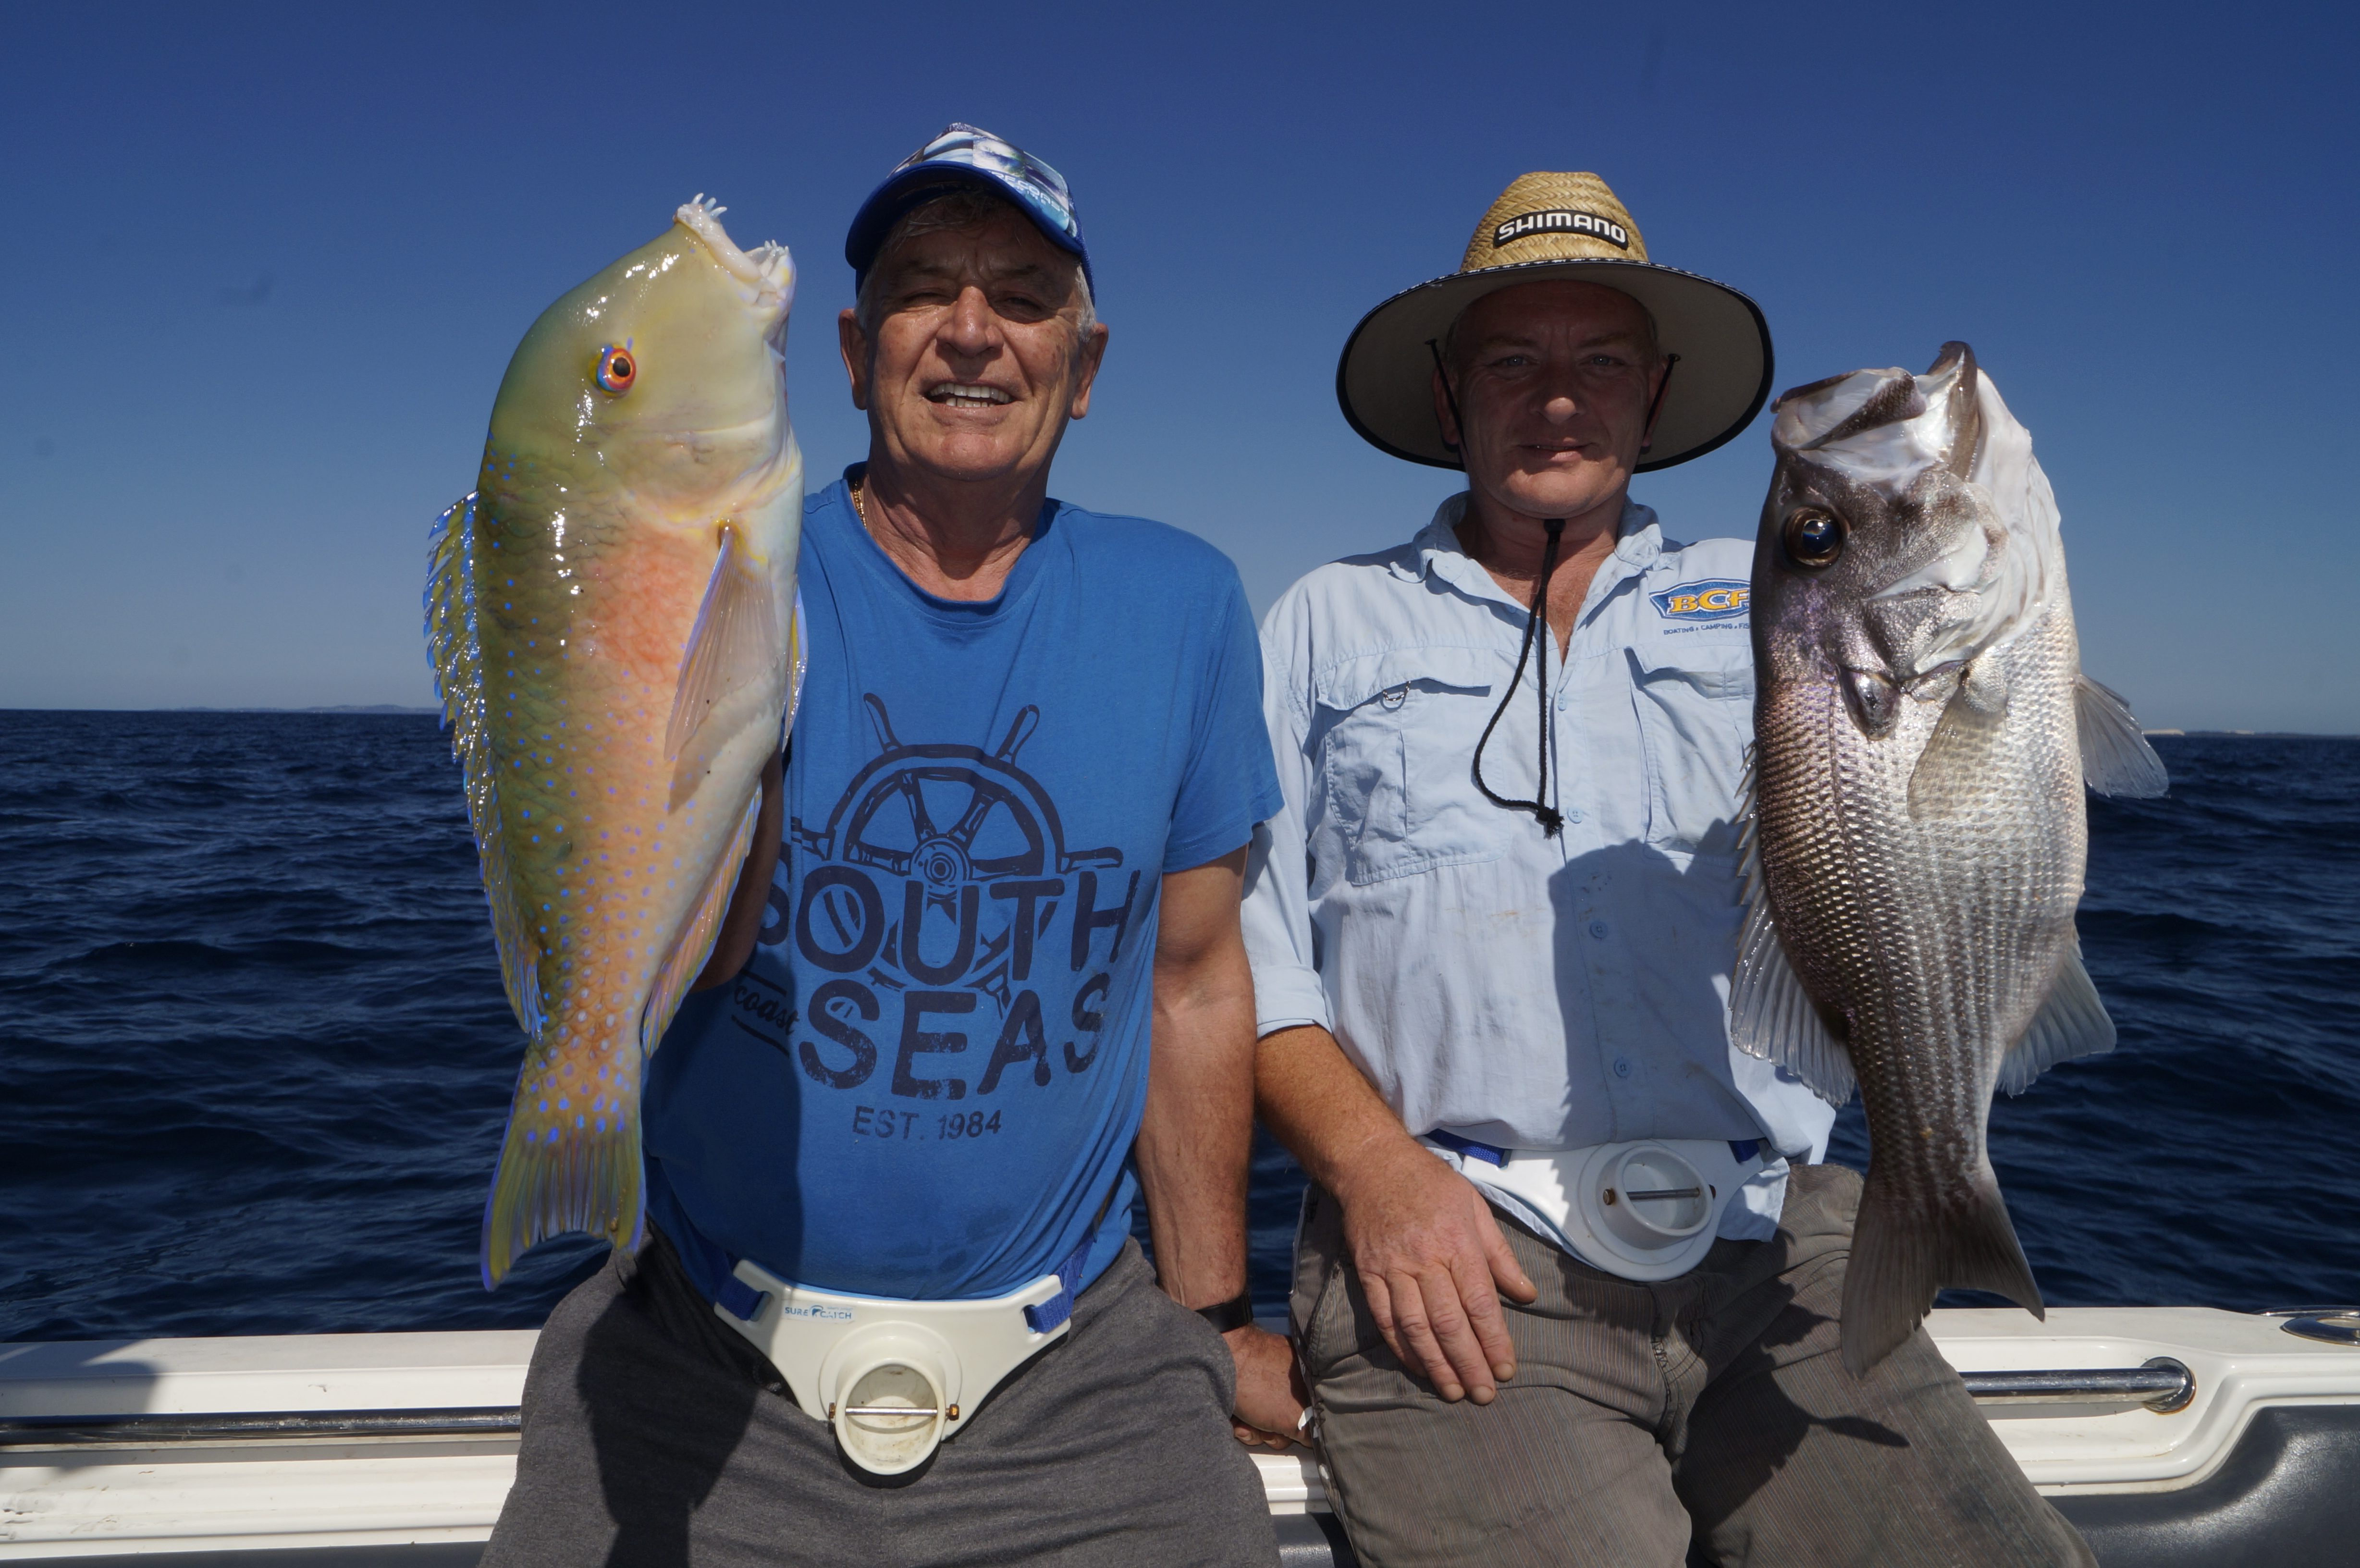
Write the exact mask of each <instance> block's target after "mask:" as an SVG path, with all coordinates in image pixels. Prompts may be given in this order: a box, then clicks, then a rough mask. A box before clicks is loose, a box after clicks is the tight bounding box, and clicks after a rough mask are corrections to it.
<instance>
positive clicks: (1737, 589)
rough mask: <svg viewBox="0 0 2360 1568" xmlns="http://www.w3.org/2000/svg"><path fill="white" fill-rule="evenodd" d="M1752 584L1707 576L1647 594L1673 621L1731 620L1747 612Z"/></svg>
mask: <svg viewBox="0 0 2360 1568" xmlns="http://www.w3.org/2000/svg"><path fill="white" fill-rule="evenodd" d="M1752 593H1753V589H1752V585H1751V584H1749V583H1732V582H1730V581H1728V580H1726V579H1708V580H1706V581H1704V582H1701V583H1681V584H1680V585H1679V586H1678V587H1677V588H1666V589H1665V590H1664V591H1663V592H1662V593H1650V594H1648V595H1647V597H1648V598H1649V599H1651V600H1653V601H1654V602H1655V609H1656V610H1657V612H1658V613H1660V614H1661V615H1663V616H1664V618H1665V619H1666V620H1673V621H1732V620H1735V619H1736V618H1737V617H1738V616H1740V615H1743V614H1745V610H1746V601H1747V600H1748V599H1749V598H1750V597H1751V596H1752Z"/></svg>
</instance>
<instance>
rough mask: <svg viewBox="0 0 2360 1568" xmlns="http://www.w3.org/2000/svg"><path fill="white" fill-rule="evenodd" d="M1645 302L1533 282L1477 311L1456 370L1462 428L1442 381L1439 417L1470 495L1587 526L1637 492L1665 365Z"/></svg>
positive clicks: (1461, 329)
mask: <svg viewBox="0 0 2360 1568" xmlns="http://www.w3.org/2000/svg"><path fill="white" fill-rule="evenodd" d="M1648 343H1649V333H1648V331H1647V318H1646V313H1645V312H1644V310H1641V309H1640V307H1639V303H1638V301H1636V300H1634V299H1632V298H1631V297H1630V296H1629V295H1627V294H1624V293H1622V292H1620V291H1619V290H1616V289H1608V288H1604V287H1602V286H1601V285H1599V284H1595V283H1568V282H1549V283H1523V284H1519V285H1517V286H1516V287H1515V288H1513V289H1501V290H1500V291H1499V292H1498V293H1496V294H1487V295H1485V296H1484V297H1483V298H1482V299H1478V300H1477V301H1476V302H1475V303H1474V304H1472V305H1470V306H1469V307H1468V308H1467V312H1466V314H1465V315H1463V316H1461V317H1460V318H1459V326H1458V329H1457V331H1456V332H1455V333H1454V334H1453V336H1452V340H1451V361H1452V363H1451V365H1450V372H1451V376H1452V379H1453V382H1454V383H1455V385H1456V387H1457V390H1458V396H1459V413H1460V415H1461V416H1462V417H1463V418H1464V419H1465V421H1466V425H1465V429H1464V430H1461V429H1459V428H1458V426H1457V423H1456V421H1454V420H1453V419H1452V418H1451V412H1450V404H1449V400H1448V397H1445V396H1444V388H1443V384H1442V379H1441V376H1439V375H1438V374H1437V376H1436V378H1435V390H1434V402H1435V415H1436V417H1437V419H1440V420H1441V421H1442V429H1443V433H1444V434H1445V435H1446V436H1449V437H1453V438H1456V439H1457V441H1458V442H1459V456H1460V458H1461V459H1462V460H1463V461H1464V462H1465V463H1466V466H1467V480H1468V484H1469V486H1470V488H1472V489H1474V490H1477V491H1480V492H1481V493H1483V494H1484V495H1488V496H1490V497H1491V499H1492V500H1493V501H1494V502H1496V503H1498V504H1499V505H1501V506H1505V507H1506V508H1507V509H1508V510H1510V511H1512V512H1517V513H1521V514H1523V515H1524V516H1525V517H1578V516H1579V515H1581V514H1582V513H1584V512H1587V511H1589V510H1590V509H1591V508H1592V507H1595V506H1601V505H1602V504H1604V503H1605V502H1607V501H1609V500H1611V499H1612V498H1613V496H1614V495H1616V494H1617V493H1618V492H1620V491H1621V490H1622V487H1623V486H1625V485H1628V484H1629V483H1630V482H1631V474H1632V470H1633V468H1634V467H1635V466H1636V465H1637V463H1638V461H1639V453H1640V451H1641V448H1642V443H1643V442H1644V441H1645V439H1646V434H1647V431H1646V424H1647V405H1648V403H1649V401H1650V400H1651V399H1652V398H1653V397H1654V396H1655V387H1656V384H1657V381H1658V379H1659V378H1660V376H1662V374H1663V369H1662V366H1661V365H1657V364H1655V362H1654V361H1653V359H1652V357H1651V355H1650V354H1649V347H1648Z"/></svg>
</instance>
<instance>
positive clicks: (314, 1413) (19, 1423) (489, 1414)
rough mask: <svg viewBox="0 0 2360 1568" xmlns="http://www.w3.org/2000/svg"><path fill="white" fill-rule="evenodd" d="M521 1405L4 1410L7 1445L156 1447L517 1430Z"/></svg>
mask: <svg viewBox="0 0 2360 1568" xmlns="http://www.w3.org/2000/svg"><path fill="white" fill-rule="evenodd" d="M520 1425H521V1422H520V1421H519V1415H518V1410H517V1407H516V1406H514V1405H477V1406H466V1407H462V1408H458V1409H453V1410H247V1411H228V1412H223V1413H218V1414H217V1413H213V1412H210V1411H208V1412H203V1413H191V1414H169V1415H163V1414H158V1415H117V1416H14V1417H5V1416H0V1449H7V1448H93V1447H99V1448H155V1447H165V1446H179V1445H186V1444H203V1443H212V1444H220V1443H253V1442H256V1441H268V1440H273V1439H281V1438H308V1439H311V1440H312V1441H314V1442H318V1441H322V1440H327V1441H334V1440H339V1439H344V1440H367V1439H374V1438H389V1437H402V1438H432V1437H513V1436H514V1435H516V1433H517V1432H518V1431H519V1427H520Z"/></svg>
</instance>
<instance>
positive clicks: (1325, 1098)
mask: <svg viewBox="0 0 2360 1568" xmlns="http://www.w3.org/2000/svg"><path fill="white" fill-rule="evenodd" d="M1254 1090H1255V1095H1256V1098H1257V1100H1258V1102H1259V1104H1260V1105H1261V1109H1262V1121H1263V1122H1264V1123H1265V1124H1266V1125H1267V1126H1268V1127H1270V1130H1271V1132H1272V1133H1273V1135H1275V1136H1276V1138H1278V1141H1279V1142H1281V1143H1283V1144H1284V1145H1286V1147H1287V1148H1289V1149H1293V1150H1294V1151H1295V1158H1296V1159H1297V1160H1301V1161H1302V1162H1303V1167H1304V1169H1305V1170H1306V1171H1309V1172H1310V1173H1311V1179H1312V1180H1313V1181H1317V1182H1318V1183H1319V1184H1320V1185H1321V1186H1323V1187H1325V1188H1327V1191H1328V1192H1330V1193H1332V1194H1334V1196H1335V1199H1336V1201H1337V1202H1338V1203H1340V1204H1342V1205H1343V1213H1344V1241H1345V1245H1346V1246H1347V1247H1349V1249H1350V1251H1351V1257H1352V1267H1353V1269H1355V1271H1356V1272H1358V1273H1359V1275H1360V1289H1361V1290H1363V1291H1364V1292H1366V1294H1367V1296H1368V1298H1369V1310H1370V1311H1371V1312H1372V1313H1373V1314H1374V1315H1375V1317H1376V1320H1377V1329H1378V1332H1379V1333H1381V1334H1383V1335H1384V1336H1385V1344H1386V1345H1389V1346H1391V1347H1392V1349H1393V1354H1394V1355H1395V1356H1399V1357H1400V1358H1401V1363H1402V1365H1403V1366H1404V1367H1406V1368H1408V1369H1409V1370H1410V1371H1411V1372H1412V1373H1417V1372H1424V1373H1425V1374H1426V1378H1427V1380H1428V1381H1430V1382H1432V1383H1433V1385H1434V1388H1435V1392H1437V1393H1438V1394H1440V1395H1441V1396H1442V1397H1443V1398H1444V1399H1469V1398H1471V1399H1474V1401H1475V1402H1476V1403H1477V1404H1479V1405H1480V1404H1488V1403H1490V1402H1491V1396H1492V1394H1493V1393H1494V1392H1495V1391H1496V1389H1497V1384H1498V1382H1499V1381H1500V1380H1502V1379H1504V1378H1507V1377H1513V1376H1514V1374H1515V1370H1516V1352H1515V1347H1514V1346H1513V1345H1512V1344H1511V1343H1510V1342H1509V1339H1508V1325H1507V1320H1506V1318H1505V1316H1504V1315H1503V1314H1502V1312H1501V1310H1500V1298H1499V1296H1498V1294H1497V1292H1496V1291H1495V1290H1493V1284H1494V1282H1495V1281H1496V1282H1497V1285H1498V1288H1499V1290H1505V1291H1506V1292H1507V1293H1508V1294H1509V1295H1510V1296H1512V1297H1513V1298H1515V1299H1516V1300H1517V1301H1531V1300H1532V1299H1533V1298H1534V1297H1535V1296H1536V1295H1538V1294H1539V1293H1540V1292H1539V1291H1537V1290H1535V1289H1534V1288H1533V1282H1532V1281H1531V1280H1530V1279H1525V1278H1524V1270H1523V1269H1520V1268H1518V1267H1517V1266H1516V1258H1515V1254H1513V1252H1511V1251H1509V1250H1508V1240H1507V1237H1505V1236H1502V1235H1501V1234H1500V1227H1499V1225H1498V1224H1497V1223H1496V1222H1495V1221H1494V1220H1493V1219H1492V1218H1491V1205H1489V1204H1487V1203H1484V1202H1483V1195H1482V1194H1481V1193H1480V1192H1477V1191H1476V1190H1475V1185H1474V1183H1473V1182H1471V1181H1468V1180H1467V1179H1466V1178H1465V1177H1463V1176H1461V1175H1459V1173H1458V1172H1457V1171H1453V1170H1451V1169H1450V1167H1449V1166H1448V1165H1445V1164H1444V1163H1443V1162H1442V1161H1441V1160H1437V1159H1436V1158H1435V1157H1434V1154H1433V1153H1432V1151H1430V1150H1429V1149H1427V1148H1426V1146H1425V1145H1424V1144H1422V1143H1420V1142H1418V1141H1417V1140H1416V1139H1415V1138H1412V1137H1410V1135H1409V1133H1408V1131H1407V1130H1406V1129H1404V1127H1402V1124H1401V1118H1400V1117H1398V1116H1394V1115H1393V1109H1392V1107H1391V1106H1389V1105H1386V1104H1385V1102H1384V1101H1383V1099H1382V1098H1381V1097H1380V1096H1379V1095H1378V1094H1377V1092H1376V1090H1375V1089H1374V1088H1373V1087H1372V1086H1371V1084H1370V1083H1369V1081H1368V1080H1367V1079H1366V1078H1364V1077H1362V1076H1361V1075H1360V1069H1359V1068H1357V1067H1355V1066H1353V1065H1352V1063H1351V1062H1350V1060H1349V1058H1347V1057H1346V1056H1345V1054H1344V1051H1343V1048H1342V1047H1341V1046H1339V1045H1338V1044H1337V1043H1336V1037H1335V1036H1334V1035H1331V1034H1329V1033H1328V1032H1327V1030H1326V1029H1321V1028H1319V1027H1318V1026H1317V1025H1316V1024H1305V1025H1301V1026H1299V1027H1297V1028H1294V1029H1273V1030H1272V1031H1271V1032H1270V1033H1269V1034H1267V1035H1264V1036H1263V1037H1262V1040H1261V1043H1260V1044H1259V1045H1258V1046H1257V1047H1256V1048H1255V1051H1254Z"/></svg>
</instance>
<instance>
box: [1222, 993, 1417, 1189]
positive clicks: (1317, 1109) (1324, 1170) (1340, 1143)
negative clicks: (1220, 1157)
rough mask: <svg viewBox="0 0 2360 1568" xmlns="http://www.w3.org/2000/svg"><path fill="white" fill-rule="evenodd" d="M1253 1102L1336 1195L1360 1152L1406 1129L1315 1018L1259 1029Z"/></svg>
mask: <svg viewBox="0 0 2360 1568" xmlns="http://www.w3.org/2000/svg"><path fill="white" fill-rule="evenodd" d="M1254 1102H1255V1107H1256V1109H1257V1110H1258V1111H1259V1112H1260V1113H1261V1116H1262V1124H1263V1125H1264V1126H1266V1127H1269V1128H1270V1130H1271V1136H1272V1137H1273V1138H1277V1139H1278V1141H1279V1142H1281V1143H1283V1144H1284V1145H1285V1146H1286V1147H1287V1149H1289V1150H1290V1151H1292V1152H1293V1154H1294V1155H1295V1160H1297V1161H1298V1162H1299V1163H1300V1164H1301V1165H1302V1167H1303V1169H1304V1171H1305V1173H1306V1174H1307V1175H1309V1176H1310V1178H1311V1179H1312V1180H1313V1181H1317V1182H1318V1183H1319V1184H1320V1185H1321V1186H1323V1187H1325V1188H1327V1190H1328V1191H1329V1192H1335V1193H1337V1194H1338V1195H1339V1196H1342V1195H1346V1194H1348V1193H1349V1190H1350V1188H1351V1185H1352V1178H1353V1174H1354V1172H1355V1171H1357V1170H1359V1169H1360V1167H1361V1166H1362V1165H1364V1164H1365V1163H1366V1162H1367V1160H1366V1157H1367V1156H1369V1155H1371V1153H1377V1152H1382V1151H1386V1150H1389V1149H1397V1148H1398V1147H1399V1146H1400V1145H1401V1144H1402V1143H1404V1142H1406V1141H1408V1139H1409V1136H1410V1135H1409V1132H1408V1129H1406V1128H1404V1127H1403V1126H1402V1124H1401V1118H1400V1117H1399V1116H1395V1115H1393V1107H1392V1106H1390V1105H1386V1104H1385V1102H1384V1099H1383V1097H1382V1096H1381V1095H1380V1094H1378V1093H1377V1091H1376V1087H1375V1085H1373V1084H1371V1083H1370V1082H1369V1081H1368V1079H1366V1078H1364V1077H1362V1076H1361V1074H1360V1069H1359V1068H1357V1067H1355V1066H1353V1065H1352V1062H1351V1059H1350V1058H1349V1057H1347V1056H1346V1055H1345V1054H1344V1048H1343V1047H1342V1046H1340V1045H1338V1044H1337V1043H1336V1037H1335V1036H1334V1035H1332V1034H1329V1033H1328V1032H1327V1030H1326V1029H1321V1028H1320V1027H1319V1026H1318V1025H1317V1024H1306V1025H1303V1026H1301V1027H1299V1028H1296V1029H1276V1030H1273V1032H1271V1033H1270V1034H1267V1035H1265V1036H1263V1037H1262V1040H1261V1041H1260V1043H1259V1044H1258V1045H1257V1046H1256V1047H1255V1050H1254Z"/></svg>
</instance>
